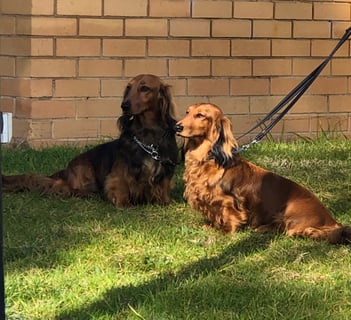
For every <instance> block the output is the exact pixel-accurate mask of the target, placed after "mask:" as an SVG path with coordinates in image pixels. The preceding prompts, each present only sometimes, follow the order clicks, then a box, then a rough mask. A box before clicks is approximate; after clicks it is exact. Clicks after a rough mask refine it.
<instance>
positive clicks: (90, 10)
mask: <svg viewBox="0 0 351 320" xmlns="http://www.w3.org/2000/svg"><path fill="white" fill-rule="evenodd" d="M56 1H57V13H58V14H60V15H82V16H99V15H101V14H102V4H101V2H102V1H101V0H89V1H81V0H56Z"/></svg>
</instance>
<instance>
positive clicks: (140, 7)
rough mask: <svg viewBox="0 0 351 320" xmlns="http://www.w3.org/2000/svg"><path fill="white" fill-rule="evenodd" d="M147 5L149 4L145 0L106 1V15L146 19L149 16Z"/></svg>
mask: <svg viewBox="0 0 351 320" xmlns="http://www.w3.org/2000/svg"><path fill="white" fill-rule="evenodd" d="M147 5H148V2H147V1H145V0H133V1H125V0H124V1H121V0H118V1H116V0H105V7H104V15H105V16H119V17H125V16H126V17H128V16H134V17H143V16H144V17H145V16H146V15H147Z"/></svg>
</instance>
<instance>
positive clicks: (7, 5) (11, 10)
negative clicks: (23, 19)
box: [0, 0, 32, 14]
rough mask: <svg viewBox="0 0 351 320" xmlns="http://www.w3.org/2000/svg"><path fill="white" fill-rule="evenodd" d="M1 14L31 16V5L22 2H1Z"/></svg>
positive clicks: (19, 0) (12, 0)
mask: <svg viewBox="0 0 351 320" xmlns="http://www.w3.org/2000/svg"><path fill="white" fill-rule="evenodd" d="M0 5H1V7H0V8H1V13H2V14H31V12H32V3H31V2H23V0H11V1H8V0H2V1H1V3H0Z"/></svg>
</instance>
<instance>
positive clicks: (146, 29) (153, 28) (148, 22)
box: [125, 19, 168, 37]
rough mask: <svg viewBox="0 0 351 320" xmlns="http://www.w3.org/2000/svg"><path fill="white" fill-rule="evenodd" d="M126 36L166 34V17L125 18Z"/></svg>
mask: <svg viewBox="0 0 351 320" xmlns="http://www.w3.org/2000/svg"><path fill="white" fill-rule="evenodd" d="M125 34H126V36H146V37H151V36H167V35H168V23H167V20H166V19H126V21H125Z"/></svg>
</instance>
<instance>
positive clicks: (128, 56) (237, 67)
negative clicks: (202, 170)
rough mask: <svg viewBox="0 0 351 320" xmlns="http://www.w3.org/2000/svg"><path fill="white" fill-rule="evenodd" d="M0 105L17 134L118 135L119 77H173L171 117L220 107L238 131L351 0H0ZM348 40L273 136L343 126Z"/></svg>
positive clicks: (310, 59)
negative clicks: (174, 110)
mask: <svg viewBox="0 0 351 320" xmlns="http://www.w3.org/2000/svg"><path fill="white" fill-rule="evenodd" d="M0 10H1V16H0V77H1V84H0V94H1V100H0V110H1V111H8V112H13V113H14V122H13V130H14V132H13V133H14V138H13V140H14V142H16V143H18V142H23V141H25V142H28V143H29V144H30V145H31V146H34V147H38V146H41V145H48V144H53V143H67V142H73V143H88V142H92V141H98V140H101V139H102V138H104V137H114V136H116V134H117V131H116V126H115V122H116V117H117V116H118V115H119V114H120V107H119V105H120V101H121V95H122V92H123V88H124V86H125V84H126V82H127V80H128V79H129V78H131V77H133V76H135V75H136V74H139V73H145V72H147V73H154V74H156V75H159V76H160V77H161V78H163V79H164V80H165V81H166V82H168V83H169V84H171V85H172V86H173V93H174V95H175V101H176V103H177V105H178V115H179V116H182V115H183V114H184V110H185V108H186V107H187V106H188V105H189V104H191V103H194V102H201V101H209V102H213V103H215V104H218V105H219V106H221V107H222V108H223V109H224V111H225V112H226V113H227V114H228V115H229V116H230V117H231V118H232V121H233V130H234V132H235V134H239V133H242V132H243V131H245V130H246V129H248V128H249V127H251V126H252V125H253V124H255V123H256V121H257V120H258V119H259V118H260V117H262V115H263V114H265V113H266V112H268V111H269V110H270V109H271V108H273V107H274V106H275V105H276V103H277V102H278V101H279V100H280V99H281V98H282V97H283V96H284V95H286V94H287V93H288V92H289V91H290V90H291V89H292V87H293V86H295V85H296V84H297V83H298V82H300V81H301V80H302V79H303V78H304V77H305V76H306V75H307V74H308V73H310V72H311V71H312V70H313V69H314V68H315V67H316V66H317V65H318V64H319V63H320V62H321V61H322V60H323V59H324V57H325V56H326V55H328V54H329V53H330V51H331V49H332V48H333V47H334V46H335V44H336V42H337V41H338V39H339V38H340V37H341V36H342V35H343V34H344V32H345V29H347V28H348V27H350V25H351V21H350V20H351V0H338V1H322V0H320V1H230V0H218V1H207V0H193V1H190V0H133V1H125V0H89V1H87V0H11V1H8V0H0ZM350 51H351V48H350V41H347V42H346V43H345V44H344V45H343V47H342V48H340V49H339V51H338V53H337V54H336V57H335V58H334V59H333V60H332V62H331V63H330V64H328V65H327V67H326V69H325V71H323V73H322V75H321V76H320V77H319V78H318V79H317V80H316V82H315V83H314V84H313V85H312V87H311V88H310V89H309V90H308V92H307V93H306V94H305V95H304V96H303V97H302V98H301V100H300V101H299V103H298V104H297V105H296V106H295V107H294V109H293V110H292V111H291V112H290V113H289V114H288V115H287V116H286V118H285V120H284V121H283V122H282V123H280V124H279V126H278V127H277V128H276V129H275V130H274V134H275V135H277V136H281V134H282V133H283V134H284V137H288V136H289V135H291V133H292V132H294V133H298V134H303V135H314V134H316V132H317V131H319V130H320V129H321V128H322V129H323V130H332V131H342V132H343V133H344V134H346V135H348V136H350V135H351V95H350V93H351V59H350Z"/></svg>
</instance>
